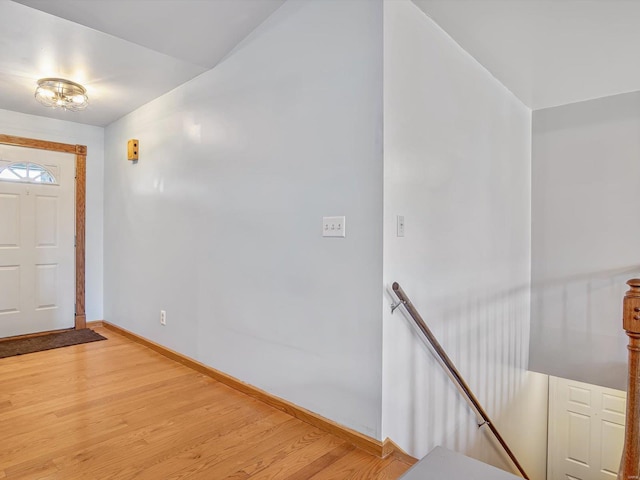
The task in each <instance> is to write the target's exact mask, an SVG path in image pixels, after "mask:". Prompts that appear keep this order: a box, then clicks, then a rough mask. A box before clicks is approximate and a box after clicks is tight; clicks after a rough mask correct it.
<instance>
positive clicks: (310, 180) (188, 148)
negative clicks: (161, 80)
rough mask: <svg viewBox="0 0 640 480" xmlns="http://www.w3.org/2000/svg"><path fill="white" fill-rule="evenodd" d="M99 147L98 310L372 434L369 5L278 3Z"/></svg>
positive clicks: (377, 254) (376, 297)
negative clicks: (136, 156) (133, 157)
mask: <svg viewBox="0 0 640 480" xmlns="http://www.w3.org/2000/svg"><path fill="white" fill-rule="evenodd" d="M129 138H137V139H139V141H140V160H139V161H138V162H137V163H132V162H128V161H127V160H126V158H125V155H124V154H125V153H126V144H127V140H128V139H129ZM105 144H106V150H105V152H106V157H105V158H106V162H105V207H106V208H105V299H106V302H105V306H106V307H105V308H106V310H105V312H106V313H105V318H106V319H107V320H108V321H111V322H114V323H116V324H118V325H121V326H123V327H125V328H127V329H130V330H133V331H134V332H136V333H139V334H141V335H144V336H145V337H147V338H151V339H153V340H154V341H157V342H160V343H162V344H163V345H167V346H169V347H170V348H173V349H175V350H178V351H180V352H181V353H184V354H186V355H189V356H191V357H194V358H196V359H198V360H200V361H202V362H204V363H206V364H208V365H211V366H213V367H216V368H219V369H221V370H223V371H225V372H227V373H229V374H231V375H234V376H236V377H238V378H240V379H242V380H244V381H247V382H249V383H251V384H253V385H256V386H258V387H261V388H263V389H265V390H267V391H269V392H271V393H273V394H275V395H279V396H281V397H284V398H286V399H288V400H290V401H293V402H294V403H296V404H298V405H301V406H303V407H306V408H309V409H310V410H313V411H315V412H317V413H320V414H321V415H325V416H327V417H329V418H331V419H333V420H335V421H337V422H339V423H342V424H344V425H347V426H349V427H352V428H354V429H356V430H359V431H361V432H363V433H366V434H368V435H372V436H374V437H379V435H380V417H381V412H380V405H381V400H380V397H381V384H382V380H381V367H380V366H381V363H382V359H381V344H382V326H381V323H382V322H381V312H380V300H381V298H380V297H381V292H380V283H381V279H382V2H381V0H373V1H371V0H340V1H297V0H293V1H289V2H287V3H285V4H284V5H283V7H282V8H280V9H279V10H278V11H276V12H275V13H274V15H272V16H271V17H270V18H269V19H268V20H267V21H266V22H265V23H263V24H262V25H261V26H260V27H259V28H258V29H257V30H256V31H255V32H254V33H253V34H252V35H250V36H249V37H248V38H247V39H246V40H245V41H244V42H242V43H241V44H240V45H239V46H238V47H237V48H236V49H235V50H234V51H233V52H232V53H231V54H230V55H228V56H227V58H226V59H225V60H224V61H223V62H221V63H220V64H219V65H218V66H216V67H215V68H214V69H213V70H211V71H209V72H206V73H204V74H203V75H201V76H200V77H197V78H196V79H194V80H192V81H190V82H188V83H186V84H184V85H182V86H180V87H179V88H177V89H176V90H174V91H172V92H170V93H169V94H167V95H165V96H163V97H160V98H158V99H156V100H154V101H153V102H151V103H149V104H147V105H146V106H144V107H142V108H141V109H139V110H136V111H135V112H133V113H131V114H129V115H127V116H126V117H124V118H122V119H121V120H119V121H117V122H115V123H114V124H112V125H110V126H109V127H107V129H106V141H105ZM329 215H345V216H346V221H347V237H346V238H345V239H335V238H330V239H327V238H322V236H321V222H322V217H323V216H329ZM161 309H164V310H166V312H167V326H166V327H161V326H160V323H159V311H160V310H161Z"/></svg>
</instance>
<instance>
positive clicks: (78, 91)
mask: <svg viewBox="0 0 640 480" xmlns="http://www.w3.org/2000/svg"><path fill="white" fill-rule="evenodd" d="M35 96H36V100H37V101H38V102H40V103H41V104H42V105H44V106H45V107H51V108H62V109H63V110H72V111H74V112H77V111H79V110H84V109H85V108H87V105H89V97H87V90H86V89H85V88H84V87H83V86H82V85H80V84H78V83H75V82H72V81H70V80H65V79H64V78H41V79H40V80H38V88H36V94H35Z"/></svg>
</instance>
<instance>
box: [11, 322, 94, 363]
mask: <svg viewBox="0 0 640 480" xmlns="http://www.w3.org/2000/svg"><path fill="white" fill-rule="evenodd" d="M100 340H106V338H105V337H103V336H102V335H100V334H99V333H96V332H94V331H93V330H90V329H88V328H84V329H82V330H67V331H65V332H57V333H49V334H47V335H41V336H39V337H29V338H16V339H15V340H5V341H2V342H0V358H6V357H13V356H14V355H24V354H25V353H34V352H42V351H43V350H52V349H54V348H60V347H69V346H71V345H79V344H81V343H90V342H97V341H100Z"/></svg>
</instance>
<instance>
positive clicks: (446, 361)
mask: <svg viewBox="0 0 640 480" xmlns="http://www.w3.org/2000/svg"><path fill="white" fill-rule="evenodd" d="M393 292H394V293H395V294H396V296H397V297H398V299H400V303H399V304H398V305H395V306H394V307H392V311H393V310H395V309H396V308H397V307H398V306H400V305H402V306H404V308H405V309H406V310H407V312H408V313H409V315H410V316H411V318H412V319H413V321H414V322H415V324H416V325H417V326H418V328H419V329H420V331H421V332H422V333H423V334H424V336H425V337H426V338H427V340H428V341H429V343H430V344H431V346H432V347H433V349H434V351H435V352H436V354H437V355H438V357H440V360H441V361H442V363H443V365H444V366H445V368H446V369H447V371H448V372H449V374H450V375H451V378H452V379H453V380H454V381H455V382H456V383H457V384H458V387H460V390H462V392H463V393H464V394H465V396H466V397H467V399H468V400H469V402H470V403H471V406H472V407H473V409H474V410H475V411H476V413H477V414H478V415H479V416H480V417H481V418H482V423H481V424H480V426H482V425H487V426H488V427H489V429H490V430H491V432H492V433H493V435H494V436H495V437H496V440H498V442H499V443H500V445H501V446H502V448H503V449H504V451H505V452H506V453H507V455H508V456H509V458H510V459H511V461H512V462H513V464H514V465H515V466H516V468H517V469H518V471H519V472H520V475H522V478H525V479H527V480H529V477H528V475H527V474H526V472H525V471H524V469H523V468H522V465H520V462H518V459H517V458H516V456H515V455H514V453H513V452H512V451H511V449H510V448H509V445H507V442H505V440H504V438H502V435H500V432H498V429H497V428H496V427H495V425H494V424H493V422H492V421H491V419H490V418H489V415H488V414H487V412H486V411H485V410H484V408H482V405H480V402H479V401H478V399H477V398H476V396H475V395H474V394H473V392H472V391H471V388H470V387H469V385H468V384H467V382H465V380H464V378H462V375H460V372H459V371H458V369H457V368H456V366H455V365H454V363H453V361H451V359H450V358H449V355H447V352H445V350H444V348H442V345H440V343H439V342H438V340H437V339H436V337H435V336H434V335H433V333H431V330H430V329H429V327H428V326H427V324H426V323H425V321H424V320H423V319H422V317H421V316H420V314H419V313H418V310H416V307H414V306H413V304H412V303H411V300H409V297H408V296H407V294H406V293H404V290H402V287H400V285H399V284H398V282H394V283H393Z"/></svg>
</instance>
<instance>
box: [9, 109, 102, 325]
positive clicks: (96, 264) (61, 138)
mask: <svg viewBox="0 0 640 480" xmlns="http://www.w3.org/2000/svg"><path fill="white" fill-rule="evenodd" d="M68 113H69V115H70V116H71V115H73V113H72V112H68ZM0 133H3V134H5V135H17V136H20V137H27V138H35V139H39V140H48V141H51V142H61V143H69V144H72V145H86V146H87V204H86V207H87V212H86V221H87V224H86V265H85V276H86V278H85V288H86V292H85V295H86V297H85V313H86V315H87V320H102V319H103V298H102V283H103V231H102V230H103V229H102V226H103V222H102V221H103V191H104V188H103V186H104V185H103V170H104V129H103V128H102V127H94V126H90V125H82V124H80V123H75V122H67V121H62V120H54V119H51V118H45V117H39V116H35V115H26V114H24V113H17V112H12V111H9V110H0Z"/></svg>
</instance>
